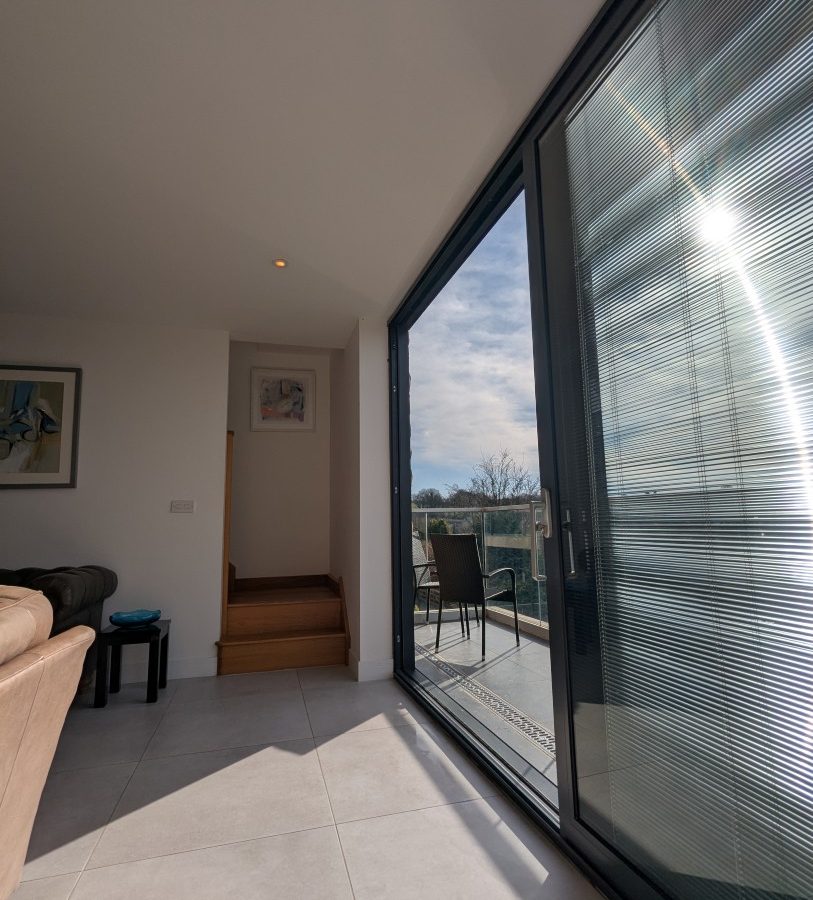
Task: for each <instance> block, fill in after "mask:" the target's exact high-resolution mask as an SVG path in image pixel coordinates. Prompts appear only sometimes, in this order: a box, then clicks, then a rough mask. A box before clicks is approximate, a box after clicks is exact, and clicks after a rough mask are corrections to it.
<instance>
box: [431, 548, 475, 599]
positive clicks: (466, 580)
mask: <svg viewBox="0 0 813 900" xmlns="http://www.w3.org/2000/svg"><path fill="white" fill-rule="evenodd" d="M431 540H432V552H433V553H434V556H435V569H436V570H437V573H438V581H439V582H440V599H441V602H442V603H482V602H483V600H484V598H485V588H484V586H483V570H482V567H481V565H480V551H479V550H478V549H477V537H476V536H475V535H473V534H433V535H432V536H431Z"/></svg>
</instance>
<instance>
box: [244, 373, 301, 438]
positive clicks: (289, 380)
mask: <svg viewBox="0 0 813 900" xmlns="http://www.w3.org/2000/svg"><path fill="white" fill-rule="evenodd" d="M315 404H316V372H314V371H312V370H293V369H252V370H251V430H252V431H313V429H314V428H315V427H316V410H315Z"/></svg>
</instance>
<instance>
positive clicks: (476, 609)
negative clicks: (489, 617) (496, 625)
mask: <svg viewBox="0 0 813 900" xmlns="http://www.w3.org/2000/svg"><path fill="white" fill-rule="evenodd" d="M474 615H475V616H476V617H477V624H478V625H479V624H480V610H479V608H478V606H477V604H476V603H475V604H474Z"/></svg>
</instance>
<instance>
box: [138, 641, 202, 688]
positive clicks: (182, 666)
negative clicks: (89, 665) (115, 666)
mask: <svg viewBox="0 0 813 900" xmlns="http://www.w3.org/2000/svg"><path fill="white" fill-rule="evenodd" d="M134 649H135V648H131V647H125V648H124V654H123V658H122V661H121V683H122V684H137V683H139V682H142V681H146V680H147V651H146V648H142V647H139V648H138V650H140V651H142V652H143V657H141V654H140V653H139V654H138V656H139V657H141V658H137V657H136V654H135V653H134V652H132V651H133V650H134ZM128 650H129V651H131V653H130V654H129V655H130V656H131V658H130V659H127V656H128V652H127V651H128ZM203 675H217V657H216V656H197V657H192V658H191V659H172V658H171V657H170V660H169V666H168V668H167V677H168V678H170V679H172V678H200V677H201V676H203Z"/></svg>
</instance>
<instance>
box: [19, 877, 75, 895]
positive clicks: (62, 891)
mask: <svg viewBox="0 0 813 900" xmlns="http://www.w3.org/2000/svg"><path fill="white" fill-rule="evenodd" d="M78 878H79V875H78V874H74V875H54V876H53V877H52V878H38V879H37V880H36V881H24V882H23V883H22V884H21V885H20V886H19V887H18V888H17V890H16V891H15V892H14V893H13V894H12V895H11V900H68V897H70V895H71V891H72V890H73V887H74V885H75V884H76V880H77V879H78Z"/></svg>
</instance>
